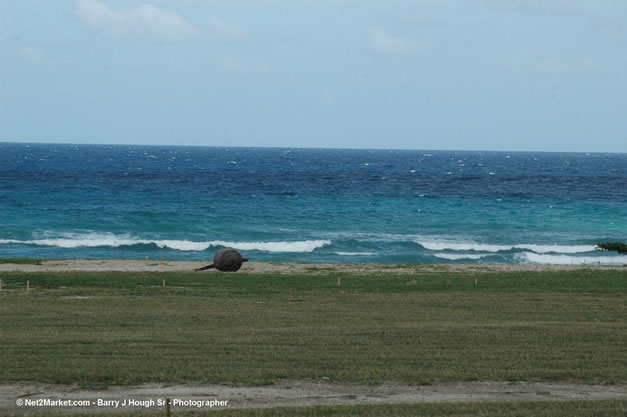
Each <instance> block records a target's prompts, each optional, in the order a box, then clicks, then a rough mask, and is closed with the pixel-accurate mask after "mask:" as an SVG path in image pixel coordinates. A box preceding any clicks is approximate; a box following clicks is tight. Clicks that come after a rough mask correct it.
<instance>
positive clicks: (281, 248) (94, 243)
mask: <svg viewBox="0 0 627 417" xmlns="http://www.w3.org/2000/svg"><path fill="white" fill-rule="evenodd" d="M0 244H22V245H36V246H55V247H58V248H66V249H69V248H81V247H83V248H95V247H112V248H118V247H121V246H134V245H155V246H157V247H159V248H162V249H163V248H168V249H174V250H180V251H204V250H207V249H209V248H210V247H215V246H223V247H228V248H233V249H239V250H250V251H253V250H257V251H263V252H294V253H295V252H313V251H314V250H315V249H318V248H321V247H323V246H327V245H330V244H331V241H330V240H300V241H279V242H227V241H223V240H214V241H207V242H194V241H190V240H150V239H134V238H131V237H128V236H116V235H114V234H110V233H104V234H95V233H92V234H86V235H76V236H72V237H62V238H53V239H50V238H48V239H33V240H13V239H0Z"/></svg>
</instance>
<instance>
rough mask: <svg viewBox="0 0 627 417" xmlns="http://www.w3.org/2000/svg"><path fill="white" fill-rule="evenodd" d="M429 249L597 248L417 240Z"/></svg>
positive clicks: (575, 250)
mask: <svg viewBox="0 0 627 417" xmlns="http://www.w3.org/2000/svg"><path fill="white" fill-rule="evenodd" d="M414 242H415V243H417V244H419V245H420V246H422V247H423V248H425V249H428V250H438V251H439V250H456V251H477V252H493V253H496V252H504V251H509V250H513V249H522V250H529V251H532V252H535V253H586V252H593V251H595V250H596V249H597V248H596V246H594V245H536V244H527V243H522V244H513V245H491V244H485V243H474V242H462V243H454V242H449V241H424V240H415V241H414Z"/></svg>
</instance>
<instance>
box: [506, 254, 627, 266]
mask: <svg viewBox="0 0 627 417" xmlns="http://www.w3.org/2000/svg"><path fill="white" fill-rule="evenodd" d="M515 258H516V259H517V260H518V261H519V262H521V263H533V264H550V265H598V264H599V262H600V263H601V265H626V264H627V256H626V255H619V256H569V255H541V254H537V253H531V252H524V253H519V254H516V255H515Z"/></svg>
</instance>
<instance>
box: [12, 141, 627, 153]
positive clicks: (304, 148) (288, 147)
mask: <svg viewBox="0 0 627 417" xmlns="http://www.w3.org/2000/svg"><path fill="white" fill-rule="evenodd" d="M0 144H14V145H81V146H151V147H171V148H185V147H187V148H218V149H227V148H247V149H249V148H262V149H297V150H344V151H403V152H411V151H415V152H421V151H425V152H502V153H582V154H608V153H610V154H626V153H627V151H622V152H616V151H537V150H490V149H429V148H350V147H349V148H345V147H313V146H312V147H309V146H267V145H258V146H251V145H231V146H227V145H181V144H178V145H172V144H141V143H86V142H38V141H32V142H31V141H24V142H15V141H0Z"/></svg>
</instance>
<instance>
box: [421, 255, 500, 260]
mask: <svg viewBox="0 0 627 417" xmlns="http://www.w3.org/2000/svg"><path fill="white" fill-rule="evenodd" d="M433 256H435V257H438V258H442V259H448V260H451V261H457V260H460V259H481V258H485V257H486V256H490V254H489V253H483V254H468V253H460V254H457V253H434V254H433Z"/></svg>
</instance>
